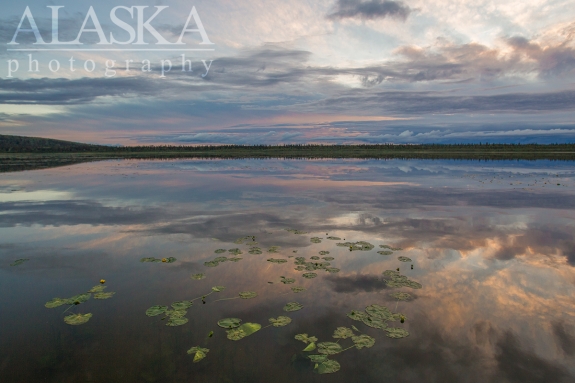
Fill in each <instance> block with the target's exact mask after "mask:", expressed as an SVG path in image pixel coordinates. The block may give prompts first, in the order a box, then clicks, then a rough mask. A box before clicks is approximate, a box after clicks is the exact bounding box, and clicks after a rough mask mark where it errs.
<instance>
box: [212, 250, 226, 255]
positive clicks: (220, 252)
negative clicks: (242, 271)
mask: <svg viewBox="0 0 575 383" xmlns="http://www.w3.org/2000/svg"><path fill="white" fill-rule="evenodd" d="M225 252H226V249H217V250H216V251H214V253H216V254H222V253H225Z"/></svg>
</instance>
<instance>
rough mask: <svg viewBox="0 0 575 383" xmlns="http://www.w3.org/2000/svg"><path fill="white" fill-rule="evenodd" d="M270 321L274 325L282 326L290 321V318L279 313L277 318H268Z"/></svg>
mask: <svg viewBox="0 0 575 383" xmlns="http://www.w3.org/2000/svg"><path fill="white" fill-rule="evenodd" d="M270 323H271V324H272V326H274V327H283V326H287V325H288V324H290V323H291V318H290V317H286V316H283V315H280V316H279V317H277V318H270Z"/></svg>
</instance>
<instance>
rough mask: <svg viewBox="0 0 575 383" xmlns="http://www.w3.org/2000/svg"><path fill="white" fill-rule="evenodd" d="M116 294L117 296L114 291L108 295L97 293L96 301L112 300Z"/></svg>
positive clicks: (95, 295)
mask: <svg viewBox="0 0 575 383" xmlns="http://www.w3.org/2000/svg"><path fill="white" fill-rule="evenodd" d="M114 294H116V293H115V292H113V291H110V292H108V293H96V294H94V299H110V298H112V297H113V296H114Z"/></svg>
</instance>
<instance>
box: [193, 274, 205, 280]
mask: <svg viewBox="0 0 575 383" xmlns="http://www.w3.org/2000/svg"><path fill="white" fill-rule="evenodd" d="M205 277H206V275H205V274H202V273H199V274H192V276H191V277H190V278H192V279H195V280H196V281H199V280H201V279H204V278H205Z"/></svg>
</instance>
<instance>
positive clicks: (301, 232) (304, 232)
mask: <svg viewBox="0 0 575 383" xmlns="http://www.w3.org/2000/svg"><path fill="white" fill-rule="evenodd" d="M286 231H288V232H290V233H292V234H308V232H307V231H302V230H295V229H286Z"/></svg>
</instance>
